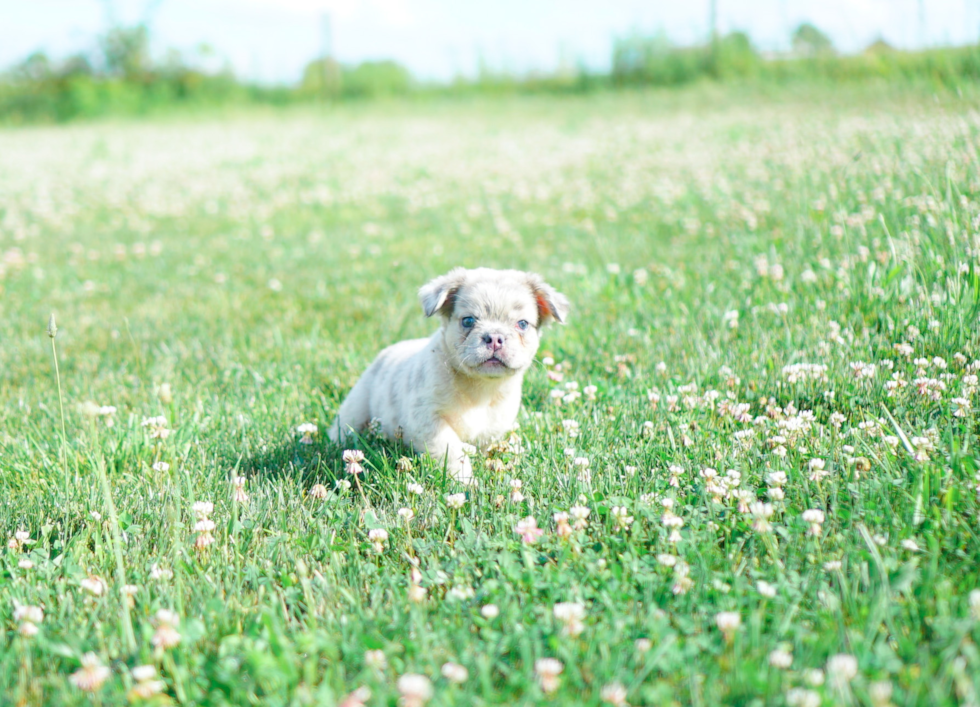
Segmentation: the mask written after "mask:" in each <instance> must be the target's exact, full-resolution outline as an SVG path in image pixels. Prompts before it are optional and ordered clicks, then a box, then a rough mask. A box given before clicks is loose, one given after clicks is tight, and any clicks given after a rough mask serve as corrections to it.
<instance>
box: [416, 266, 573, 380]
mask: <svg viewBox="0 0 980 707" xmlns="http://www.w3.org/2000/svg"><path fill="white" fill-rule="evenodd" d="M419 296H420V298H421V300H422V307H423V309H424V310H425V313H426V314H427V315H428V316H432V315H433V314H435V313H437V312H438V313H439V314H441V315H442V317H443V318H444V320H445V323H444V326H443V328H442V336H443V340H444V341H445V343H446V350H447V351H448V353H449V363H450V365H451V366H452V367H453V368H454V369H455V370H457V371H459V372H461V373H465V374H466V375H469V376H473V377H480V378H501V377H506V376H511V375H514V374H516V373H519V372H522V371H524V370H526V369H527V368H528V367H529V366H530V365H531V362H532V361H533V360H534V355H535V353H537V350H538V344H539V342H540V338H539V337H540V329H541V327H543V326H544V325H545V324H546V323H548V322H551V321H559V322H561V321H564V318H565V315H566V314H567V311H568V300H567V299H565V297H564V296H563V295H561V294H560V293H558V292H556V291H555V290H554V289H553V288H551V287H550V286H548V285H547V284H545V283H544V282H543V281H542V280H541V278H540V277H539V276H537V275H535V274H533V273H526V272H521V271H519V270H491V269H489V268H478V269H475V270H464V269H463V268H457V269H455V270H453V271H451V272H450V273H448V274H447V275H443V276H442V277H438V278H436V279H435V280H433V281H431V282H429V283H428V284H426V285H425V286H424V287H422V289H421V290H419Z"/></svg>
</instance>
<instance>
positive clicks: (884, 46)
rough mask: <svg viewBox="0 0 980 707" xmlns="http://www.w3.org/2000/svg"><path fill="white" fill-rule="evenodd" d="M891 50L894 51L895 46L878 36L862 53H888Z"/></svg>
mask: <svg viewBox="0 0 980 707" xmlns="http://www.w3.org/2000/svg"><path fill="white" fill-rule="evenodd" d="M893 51H895V47H893V46H892V45H891V44H889V43H888V42H886V41H885V40H884V39H882V38H881V37H879V38H878V39H876V40H875V41H873V42H872V43H871V44H869V45H868V46H867V47H866V48H865V50H864V53H865V54H888V53H890V52H893Z"/></svg>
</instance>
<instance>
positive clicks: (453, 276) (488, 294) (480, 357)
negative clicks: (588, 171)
mask: <svg viewBox="0 0 980 707" xmlns="http://www.w3.org/2000/svg"><path fill="white" fill-rule="evenodd" d="M419 298H420V299H421V301H422V308H423V310H424V311H425V314H426V316H432V315H434V314H436V313H438V314H439V315H440V316H441V317H442V320H443V321H442V326H441V327H440V328H439V330H438V331H436V332H435V333H434V334H433V335H432V336H431V337H429V338H428V339H412V340H410V341H401V342H399V343H397V344H394V345H392V346H389V347H388V348H386V349H384V350H383V351H382V352H381V353H380V354H378V357H377V358H376V359H375V360H374V363H372V364H371V365H370V367H368V369H367V371H365V372H364V375H362V376H361V378H360V379H359V380H358V381H357V383H356V384H355V385H354V387H353V389H351V391H350V393H349V394H348V395H347V398H346V400H344V402H343V404H342V405H341V406H340V410H339V412H338V413H337V419H336V420H335V421H334V423H333V425H332V426H331V427H330V431H329V435H330V438H331V439H332V440H333V441H334V442H337V443H339V444H343V443H345V442H346V440H347V439H348V437H349V436H350V435H351V433H352V431H353V432H360V431H362V430H363V429H364V428H365V427H366V426H367V425H368V423H369V422H370V421H371V420H374V419H376V420H378V421H379V422H380V423H381V430H382V433H383V434H384V435H385V436H387V437H388V438H390V439H402V440H404V441H405V442H406V443H407V444H409V445H411V446H412V448H413V449H415V451H417V452H420V453H428V454H429V455H431V456H432V457H434V458H436V459H445V460H446V464H447V466H448V469H449V471H450V472H451V473H452V474H453V476H454V477H455V478H457V479H458V480H460V481H463V482H465V483H469V482H470V481H471V480H472V476H473V472H472V467H471V465H470V460H469V457H468V456H467V454H466V451H465V449H466V446H465V445H476V446H483V445H485V444H488V443H489V442H492V441H494V440H497V439H500V438H501V437H502V436H503V435H504V434H506V433H507V432H508V431H510V430H511V429H513V427H514V422H515V420H516V419H517V412H518V409H519V408H520V405H521V383H522V382H523V380H524V373H525V371H527V369H528V368H529V367H530V365H531V363H532V362H533V360H534V355H535V353H536V352H537V350H538V344H539V330H540V329H541V327H543V326H545V325H546V324H548V323H549V322H551V321H558V322H564V319H565V317H566V315H567V313H568V300H567V299H566V298H565V297H564V295H562V294H560V293H558V292H556V291H555V290H554V289H553V288H551V287H550V286H548V285H546V284H545V283H544V282H543V281H542V280H541V278H540V277H539V276H538V275H535V274H533V273H526V272H521V271H518V270H491V269H489V268H478V269H476V270H464V269H463V268H456V269H455V270H452V271H450V272H449V273H448V274H446V275H443V276H441V277H438V278H436V279H435V280H432V281H431V282H429V283H427V284H426V285H425V286H423V287H422V289H420V290H419ZM468 317H472V318H473V321H472V322H470V321H469V320H468V319H467V318H468ZM522 321H523V322H527V327H526V329H522V328H521V324H520V323H521V322H522ZM468 324H469V326H467V325H468Z"/></svg>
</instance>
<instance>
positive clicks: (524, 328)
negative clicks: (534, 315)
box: [517, 319, 531, 331]
mask: <svg viewBox="0 0 980 707" xmlns="http://www.w3.org/2000/svg"><path fill="white" fill-rule="evenodd" d="M529 326H531V324H530V322H528V321H527V319H522V320H521V321H519V322H517V328H518V329H520V330H521V331H527V328H528V327H529Z"/></svg>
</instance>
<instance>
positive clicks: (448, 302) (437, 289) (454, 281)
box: [419, 268, 466, 317]
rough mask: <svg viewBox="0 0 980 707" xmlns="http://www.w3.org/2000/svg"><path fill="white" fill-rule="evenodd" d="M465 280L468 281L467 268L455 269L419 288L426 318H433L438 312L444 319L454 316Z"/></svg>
mask: <svg viewBox="0 0 980 707" xmlns="http://www.w3.org/2000/svg"><path fill="white" fill-rule="evenodd" d="M464 280H466V268H453V269H452V270H450V271H449V272H448V273H446V274H445V275H440V276H439V277H437V278H435V279H434V280H430V281H429V282H427V283H425V284H424V285H422V287H421V288H419V300H421V302H422V311H423V312H425V316H427V317H431V316H432V315H433V314H435V313H436V312H439V313H440V314H442V316H444V317H448V316H449V315H450V314H452V313H453V304H454V302H455V299H456V292H457V291H458V290H459V288H460V287H462V286H463V281H464Z"/></svg>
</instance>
